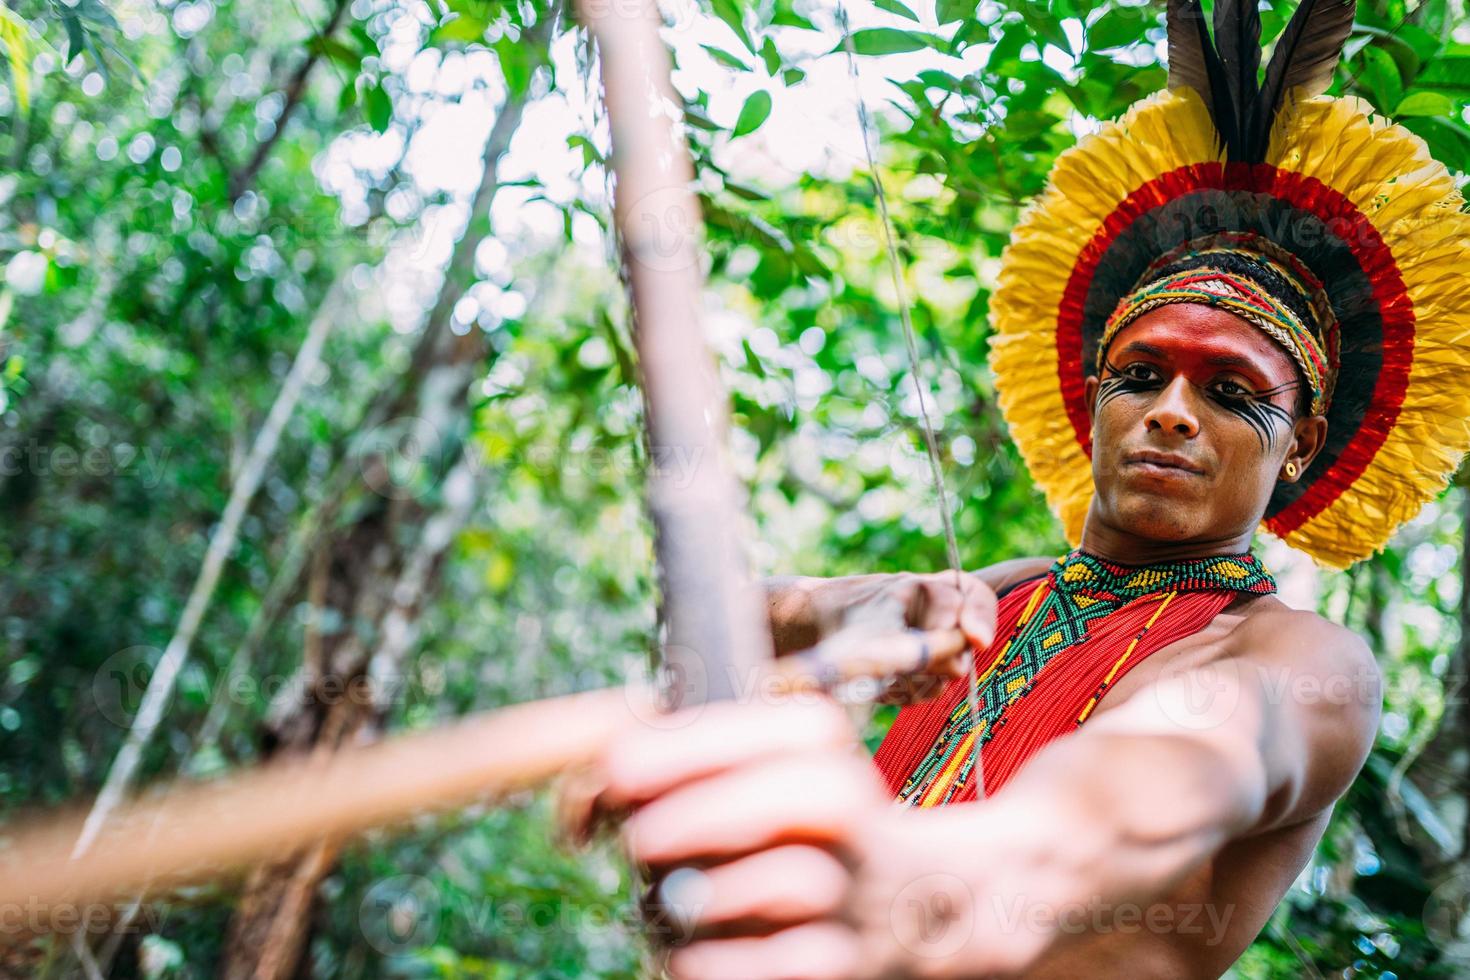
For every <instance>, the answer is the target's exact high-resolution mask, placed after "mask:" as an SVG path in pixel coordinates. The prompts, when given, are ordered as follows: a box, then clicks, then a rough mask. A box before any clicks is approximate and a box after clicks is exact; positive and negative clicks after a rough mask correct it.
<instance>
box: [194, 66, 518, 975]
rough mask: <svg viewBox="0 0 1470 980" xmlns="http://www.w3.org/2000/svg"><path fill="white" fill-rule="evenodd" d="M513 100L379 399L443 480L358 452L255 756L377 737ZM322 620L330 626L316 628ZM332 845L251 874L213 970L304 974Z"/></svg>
mask: <svg viewBox="0 0 1470 980" xmlns="http://www.w3.org/2000/svg"><path fill="white" fill-rule="evenodd" d="M523 107H524V99H523V98H522V97H520V96H516V95H512V96H511V97H510V98H508V99H507V101H506V103H505V105H504V107H503V108H502V110H501V112H500V114H499V116H498V117H497V119H496V121H495V125H494V126H493V127H492V129H491V131H490V136H489V138H488V139H487V141H486V145H485V151H484V175H483V177H482V179H481V182H480V186H479V188H478V189H477V190H476V192H475V195H474V198H473V200H472V202H471V205H470V214H469V220H468V223H467V225H466V228H465V232H464V234H463V235H462V236H461V238H460V240H459V241H458V243H457V244H456V245H455V248H454V251H453V253H452V254H451V257H450V261H449V265H448V267H447V269H446V270H445V276H444V284H443V286H442V287H441V289H440V293H439V296H438V298H437V300H436V302H435V304H434V307H433V309H432V311H431V312H430V314H429V317H428V320H427V322H426V323H425V325H424V332H423V335H422V337H421V338H420V340H419V343H418V346H417V348H416V350H415V352H414V356H413V358H412V361H411V364H410V367H409V369H408V372H407V374H406V375H405V376H404V377H403V378H402V379H401V381H400V382H399V383H398V384H397V385H395V388H396V389H397V390H396V391H392V392H390V393H388V394H387V397H386V398H385V401H386V411H385V412H383V413H382V414H381V416H380V417H382V418H386V419H387V420H388V421H387V423H386V425H385V426H384V428H385V429H391V431H392V432H394V433H397V434H398V435H401V436H403V437H406V438H411V439H414V440H416V441H417V442H418V444H419V445H420V446H421V447H422V448H423V449H425V450H426V452H425V453H424V455H423V456H421V457H420V459H428V460H429V461H430V463H431V465H432V466H434V467H435V469H434V472H436V473H437V474H440V475H441V476H442V479H440V480H439V481H438V482H437V484H435V485H433V486H430V487H428V488H424V487H422V486H419V485H417V484H416V485H414V486H411V487H400V486H397V485H395V484H394V482H393V481H394V474H393V473H392V471H391V467H390V463H391V462H392V460H391V459H390V458H389V456H388V453H389V452H390V451H392V450H394V449H395V448H396V446H397V444H398V439H397V438H395V439H394V440H393V442H394V444H393V445H390V446H384V447H382V449H381V450H380V451H378V452H376V453H374V454H372V455H365V456H364V457H363V458H362V460H361V472H362V476H363V480H364V482H365V483H366V484H367V486H368V488H370V490H371V491H376V493H377V496H376V497H374V496H372V495H367V496H365V498H364V500H363V501H361V502H360V505H361V506H360V511H359V514H358V516H357V517H356V518H355V519H354V520H353V521H352V523H350V524H348V525H346V526H344V527H341V528H339V529H337V530H335V531H333V532H331V533H328V534H325V535H323V536H322V538H321V539H320V540H319V542H318V544H317V548H318V549H319V551H318V553H317V554H315V555H314V556H313V559H312V561H311V567H312V569H313V573H312V575H311V576H310V579H311V581H309V582H308V589H309V590H310V591H311V592H313V593H316V594H318V595H320V596H321V603H320V605H317V604H316V603H313V608H314V615H313V625H312V626H311V628H309V629H308V631H307V636H306V639H305V643H304V645H303V668H302V684H301V685H300V687H299V688H298V690H299V691H300V696H298V697H296V698H295V699H293V700H292V701H291V702H288V703H286V704H284V705H283V706H281V708H282V710H280V711H278V712H275V713H273V717H272V718H271V719H270V720H269V722H268V724H267V731H266V733H265V736H264V742H265V744H264V746H263V748H264V754H266V755H305V754H311V753H328V752H332V751H334V750H335V749H336V748H337V747H339V746H341V745H343V744H347V743H350V742H353V741H360V740H365V739H370V738H372V737H373V736H374V735H375V734H376V733H377V732H378V730H379V728H380V726H381V724H382V721H383V718H384V716H385V714H386V709H387V707H388V703H389V700H390V698H391V694H392V692H391V691H390V690H389V685H390V684H391V682H392V679H393V678H395V677H398V676H400V675H401V673H402V671H403V666H404V661H405V659H406V658H407V655H408V654H409V652H410V651H411V649H412V645H413V643H414V641H415V639H416V636H417V622H418V617H419V612H420V610H421V608H422V605H423V603H424V601H425V600H426V599H427V598H428V597H429V596H430V595H431V594H432V592H433V590H434V588H435V587H436V585H437V582H438V578H439V569H440V566H441V565H442V561H443V558H444V555H445V553H446V552H447V550H448V547H449V545H450V544H451V543H452V541H453V539H454V534H455V532H456V531H457V530H458V528H459V527H460V526H461V525H462V524H463V523H464V521H465V520H466V519H467V517H468V514H469V510H470V506H471V504H472V503H473V501H474V498H475V496H476V494H475V487H474V481H473V479H472V477H471V468H470V467H469V466H468V465H467V463H466V461H465V458H464V440H465V432H466V431H467V429H468V427H469V420H468V416H467V409H468V391H469V387H470V384H471V383H472V382H473V380H474V379H475V378H476V377H479V376H480V375H481V374H482V373H483V371H484V369H485V360H486V357H487V356H488V355H489V353H490V350H489V347H488V345H487V344H486V342H485V337H484V334H483V333H482V332H481V331H479V330H477V329H474V328H471V329H470V330H469V331H468V332H466V333H464V334H456V333H455V332H454V331H453V330H452V329H451V321H452V313H453V309H454V305H455V303H456V302H457V300H458V299H459V297H460V295H461V294H462V291H463V289H464V288H465V287H466V286H468V285H469V284H470V283H471V282H472V281H473V268H474V253H475V247H476V246H477V245H478V244H479V242H480V240H481V238H482V237H483V236H484V234H485V233H486V232H487V231H488V229H489V209H490V202H491V200H492V198H493V197H494V195H495V192H496V189H497V187H498V179H497V168H498V164H499V160H500V157H501V156H502V155H503V154H504V152H505V150H506V149H507V147H508V146H509V143H510V138H511V135H512V134H513V133H514V131H515V129H516V127H517V125H518V124H519V122H520V117H521V111H522V109H523ZM374 415H378V413H374ZM323 579H324V580H323ZM323 613H327V614H328V615H327V616H325V617H324V616H323V615H322V614H323ZM323 622H326V623H335V624H340V625H338V626H336V627H335V628H333V629H321V628H319V626H320V624H322V623H323ZM337 854H338V845H337V843H336V842H332V841H321V842H318V843H317V844H315V845H313V846H311V847H308V848H306V849H305V850H304V851H301V852H299V853H296V854H293V855H291V856H290V857H288V858H286V859H284V860H282V861H280V862H279V863H276V864H273V865H267V866H261V867H258V868H256V869H255V870H254V871H253V872H252V873H251V875H250V876H249V878H248V879H247V881H246V884H245V888H244V892H243V894H242V896H241V899H240V902H239V905H238V907H237V909H236V912H235V915H234V918H233V920H232V921H231V924H230V929H229V934H228V937H227V939H226V945H225V951H224V955H223V957H222V959H221V963H220V969H219V971H218V973H219V975H220V976H224V977H228V978H247V977H248V978H257V980H265V978H272V980H274V978H287V977H292V976H296V975H298V974H299V973H300V972H302V970H303V966H302V957H303V953H304V951H305V949H306V947H307V944H308V942H309V939H310V926H311V918H312V911H313V906H314V905H315V898H316V893H317V889H318V886H319V885H320V883H321V880H322V879H323V878H324V877H325V876H326V875H327V873H328V872H329V871H330V870H331V868H332V866H333V865H334V863H335V861H336V858H337Z"/></svg>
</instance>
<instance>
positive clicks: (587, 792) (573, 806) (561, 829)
mask: <svg viewBox="0 0 1470 980" xmlns="http://www.w3.org/2000/svg"><path fill="white" fill-rule="evenodd" d="M606 788H607V780H606V778H605V777H604V776H603V775H602V774H601V773H600V772H598V771H597V770H596V769H594V768H592V767H590V766H589V767H584V768H581V769H574V770H571V771H569V772H567V773H566V774H565V775H564V776H563V777H562V780H561V783H560V785H559V786H558V787H557V793H556V800H555V803H556V816H555V826H556V831H557V838H558V842H559V843H560V844H562V845H563V846H566V847H572V848H580V847H583V846H585V845H586V844H587V842H588V841H590V840H591V839H592V835H593V834H594V833H595V832H596V830H597V826H598V823H599V822H600V820H601V818H602V817H603V816H604V815H605V814H604V812H603V811H602V810H601V809H600V807H599V806H598V799H599V797H601V795H602V793H603V790H605V789H606Z"/></svg>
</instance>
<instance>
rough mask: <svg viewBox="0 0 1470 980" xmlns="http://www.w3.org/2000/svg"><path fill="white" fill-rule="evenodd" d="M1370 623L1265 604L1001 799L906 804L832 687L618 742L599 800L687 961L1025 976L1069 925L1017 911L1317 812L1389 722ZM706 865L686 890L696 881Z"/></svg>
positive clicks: (1157, 869) (1191, 858) (1119, 893)
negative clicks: (832, 701)
mask: <svg viewBox="0 0 1470 980" xmlns="http://www.w3.org/2000/svg"><path fill="white" fill-rule="evenodd" d="M1378 700H1379V694H1378V673H1377V669H1376V665H1375V664H1374V663H1373V660H1372V658H1371V656H1369V654H1368V652H1367V651H1366V649H1365V648H1364V647H1363V645H1362V643H1361V641H1359V640H1357V639H1356V638H1355V637H1352V636H1351V635H1350V634H1347V633H1346V632H1345V631H1342V630H1340V629H1338V628H1337V627H1335V626H1332V625H1331V624H1328V623H1325V622H1323V621H1321V620H1319V619H1317V618H1316V617H1310V616H1306V615H1305V614H1299V613H1291V612H1286V611H1271V612H1268V613H1264V614H1261V615H1258V616H1256V617H1253V618H1252V620H1250V621H1248V622H1247V623H1245V624H1243V625H1242V626H1241V627H1240V628H1238V629H1237V630H1236V631H1235V633H1234V634H1233V635H1232V636H1231V637H1230V638H1229V639H1228V640H1227V641H1225V642H1224V643H1222V644H1221V645H1219V647H1218V648H1217V649H1214V650H1212V651H1208V655H1207V656H1205V657H1203V658H1200V659H1198V660H1197V661H1196V662H1193V663H1190V664H1188V665H1181V667H1180V669H1178V670H1175V671H1170V672H1168V673H1167V675H1166V676H1165V678H1163V679H1162V680H1160V681H1158V682H1156V683H1154V684H1153V685H1151V686H1149V687H1146V688H1143V689H1141V690H1139V691H1138V692H1136V693H1135V694H1134V695H1133V696H1132V697H1130V698H1129V699H1128V700H1127V701H1126V702H1124V703H1122V704H1120V705H1114V706H1110V709H1109V710H1107V711H1105V712H1101V713H1099V714H1098V715H1096V716H1095V717H1094V718H1093V720H1091V721H1090V722H1089V723H1088V725H1087V726H1086V727H1085V728H1084V729H1082V730H1081V731H1080V732H1079V733H1078V734H1077V735H1075V736H1072V737H1070V738H1066V739H1062V740H1059V741H1058V742H1055V743H1053V744H1052V745H1051V746H1049V747H1048V748H1047V749H1045V750H1044V751H1042V752H1041V753H1039V754H1038V755H1037V757H1036V758H1035V759H1034V760H1033V761H1032V763H1031V764H1030V765H1029V766H1028V767H1027V768H1026V769H1025V770H1023V771H1022V773H1021V774H1020V775H1019V776H1017V778H1016V779H1015V780H1013V781H1012V783H1011V784H1010V785H1009V786H1008V787H1007V788H1006V789H1005V790H1004V791H1002V792H1001V793H1000V794H998V795H997V796H996V797H995V798H993V799H992V800H989V801H986V802H984V803H982V804H979V805H973V806H957V807H949V808H945V809H942V810H928V811H914V810H906V809H904V810H900V809H894V808H893V807H892V806H891V805H890V804H889V802H888V801H887V799H886V798H885V796H884V794H883V792H882V790H881V788H880V787H879V785H878V782H877V780H876V777H875V775H874V773H873V771H872V769H871V766H870V764H869V763H868V762H867V760H866V759H865V758H863V757H862V755H861V754H860V752H858V751H857V750H855V747H854V744H853V739H852V733H851V731H850V729H849V728H848V727H847V726H846V724H845V720H844V719H843V717H842V716H841V714H840V712H838V711H837V710H836V709H835V708H833V707H832V706H831V705H829V704H822V703H812V702H810V701H808V702H807V703H805V704H802V705H770V704H766V705H743V706H742V705H711V706H708V707H707V708H705V709H703V713H702V714H701V715H700V716H698V717H694V718H691V719H690V720H689V723H688V725H686V726H684V727H682V728H679V729H677V730H676V732H675V734H674V735H672V736H671V735H670V733H668V732H644V733H641V734H637V735H634V736H632V737H630V738H628V739H625V740H623V741H622V742H620V743H619V744H617V745H615V746H613V747H612V749H611V750H610V752H609V754H608V756H607V758H606V760H605V765H606V779H607V790H606V793H605V798H606V802H607V804H608V805H610V806H614V807H622V806H631V807H633V808H634V809H635V810H636V811H637V812H635V813H634V815H633V816H632V818H631V819H630V820H629V821H628V822H627V825H626V828H625V834H626V839H627V843H628V846H629V849H630V851H631V852H632V854H633V855H634V857H636V858H638V859H639V860H642V861H644V862H647V863H648V864H649V866H650V867H651V868H652V869H653V871H654V873H655V876H659V875H661V874H663V873H664V872H666V871H668V870H669V869H671V868H672V867H675V866H677V865H681V864H697V865H700V866H702V867H704V869H705V870H704V872H703V874H702V876H700V877H697V878H696V879H691V878H689V876H687V875H686V876H683V877H681V878H677V879H675V883H676V885H677V887H674V888H672V889H671V892H672V893H671V894H668V895H665V898H666V899H667V900H668V901H670V902H672V903H674V904H675V906H676V908H678V909H680V910H681V912H680V915H679V916H678V917H677V920H678V922H679V923H680V929H681V931H682V933H683V935H684V936H685V937H687V938H692V939H693V940H695V941H694V942H693V943H692V944H690V945H688V946H687V947H685V948H683V949H680V950H679V951H677V953H676V955H675V958H674V961H673V966H674V970H675V972H676V974H678V975H681V976H688V977H718V976H740V977H746V978H758V977H764V976H831V977H868V976H874V977H876V976H884V975H895V974H896V975H915V976H967V975H975V974H986V973H994V974H997V975H1006V974H1015V973H1017V972H1019V971H1022V970H1024V969H1026V968H1027V967H1028V966H1029V965H1030V964H1032V963H1034V962H1035V961H1036V960H1037V959H1038V958H1039V957H1040V956H1042V955H1043V954H1044V953H1046V952H1047V951H1048V950H1049V949H1051V948H1053V947H1054V946H1055V945H1057V944H1058V943H1059V942H1061V941H1063V940H1064V938H1065V936H1064V933H1063V931H1062V930H1061V929H1059V928H1056V927H1055V926H1053V927H1052V928H1045V927H1043V928H1019V929H1018V928H1016V927H1015V923H1014V921H1010V920H1008V919H1007V916H1009V915H1014V914H1016V909H1017V907H1018V903H1019V904H1022V905H1024V906H1026V907H1027V908H1029V909H1031V910H1038V909H1039V910H1040V912H1041V916H1040V919H1039V920H1037V919H1029V920H1028V921H1041V922H1043V923H1045V922H1046V921H1048V920H1047V912H1048V910H1049V911H1050V914H1051V920H1050V921H1052V922H1053V923H1054V924H1055V923H1056V922H1057V913H1058V910H1060V909H1062V908H1065V907H1067V906H1070V905H1076V904H1083V905H1085V904H1086V903H1088V902H1089V901H1095V900H1098V899H1102V900H1105V901H1107V902H1111V903H1115V904H1116V903H1124V902H1145V901H1149V900H1152V899H1153V898H1155V897H1158V896H1161V895H1163V894H1166V893H1167V892H1168V891H1169V889H1170V888H1171V887H1173V886H1174V885H1175V884H1177V883H1178V882H1179V881H1180V880H1181V879H1182V878H1183V877H1184V876H1185V875H1187V874H1188V873H1189V872H1190V871H1191V870H1192V869H1194V868H1196V867H1198V866H1199V865H1200V864H1201V863H1202V862H1204V861H1206V860H1208V859H1209V858H1210V857H1211V856H1212V855H1213V854H1214V853H1215V852H1216V851H1218V850H1219V848H1220V847H1221V846H1222V845H1223V844H1225V843H1226V842H1227V841H1229V840H1231V839H1233V838H1238V837H1242V836H1247V835H1250V834H1252V833H1256V832H1260V831H1264V830H1267V829H1270V828H1272V827H1278V826H1286V825H1290V824H1293V823H1297V822H1300V821H1303V820H1306V819H1310V818H1311V817H1312V816H1314V815H1316V814H1318V813H1320V812H1321V811H1322V810H1323V809H1324V808H1326V807H1327V806H1329V805H1330V804H1331V802H1332V801H1333V800H1334V799H1336V797H1337V796H1338V795H1340V794H1341V792H1342V791H1343V790H1344V789H1345V788H1346V786H1347V785H1348V784H1349V782H1350V781H1351V779H1352V777H1353V775H1354V774H1355V773H1356V771H1357V769H1358V767H1359V766H1360V765H1361V763H1362V760H1363V758H1364V756H1365V755H1366V752H1367V749H1368V746H1369V745H1370V743H1371V739H1372V734H1373V731H1374V730H1375V728H1376V719H1377V712H1378ZM691 881H694V882H695V884H694V885H692V886H691V885H690V882H691Z"/></svg>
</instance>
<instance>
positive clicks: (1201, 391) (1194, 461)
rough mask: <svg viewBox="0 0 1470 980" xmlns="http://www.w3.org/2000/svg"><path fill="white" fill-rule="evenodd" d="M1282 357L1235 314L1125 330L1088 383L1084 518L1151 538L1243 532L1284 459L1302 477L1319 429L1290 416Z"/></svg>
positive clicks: (1204, 309)
mask: <svg viewBox="0 0 1470 980" xmlns="http://www.w3.org/2000/svg"><path fill="white" fill-rule="evenodd" d="M1301 397H1302V392H1301V379H1300V376H1299V374H1298V372H1297V369H1296V365H1295V364H1294V363H1293V361H1292V360H1291V358H1290V356H1289V355H1288V354H1287V353H1286V352H1285V351H1284V350H1282V349H1281V348H1280V347H1278V346H1277V345H1276V344H1275V343H1274V342H1273V341H1271V340H1270V339H1269V338H1268V337H1267V336H1266V335H1265V334H1264V333H1262V332H1261V331H1260V330H1259V329H1257V328H1256V327H1254V326H1252V325H1250V324H1249V323H1246V322H1245V321H1244V320H1241V319H1240V318H1238V317H1236V316H1235V315H1234V314H1232V313H1227V312H1225V311H1224V310H1219V309H1216V308H1214V307H1210V306H1204V305H1198V304H1193V303H1176V304H1172V305H1168V306H1162V307H1159V308H1158V309H1156V310H1152V311H1150V312H1148V313H1146V314H1144V315H1143V316H1141V317H1139V318H1138V319H1137V320H1135V321H1134V322H1133V323H1131V324H1129V325H1128V326H1127V327H1125V328H1124V329H1123V330H1121V331H1120V332H1119V333H1118V335H1117V336H1116V337H1114V338H1113V342H1112V344H1110V345H1109V347H1108V352H1107V356H1106V359H1105V363H1104V366H1103V369H1102V373H1101V376H1099V377H1092V378H1088V381H1087V399H1088V403H1089V405H1091V412H1092V475H1093V481H1094V483H1095V484H1096V488H1097V492H1096V494H1095V495H1094V497H1093V502H1092V510H1091V512H1090V514H1089V518H1088V519H1089V521H1091V520H1100V521H1102V522H1103V523H1104V524H1105V525H1107V526H1109V527H1112V528H1115V529H1118V530H1121V531H1125V532H1127V533H1129V534H1131V535H1135V536H1137V537H1140V538H1144V539H1148V540H1151V541H1170V542H1181V543H1182V542H1193V541H1199V542H1208V541H1219V540H1225V539H1229V538H1233V537H1236V536H1238V535H1241V534H1246V535H1248V534H1249V533H1250V532H1251V530H1252V529H1254V528H1255V526H1256V525H1257V524H1258V523H1259V522H1260V520H1261V515H1262V514H1263V513H1264V512H1265V509H1266V503H1267V501H1268V500H1269V498H1270V496H1271V491H1272V489H1273V488H1274V486H1275V485H1276V483H1277V482H1278V481H1279V480H1281V479H1282V478H1283V476H1282V469H1283V466H1284V464H1285V463H1286V461H1287V460H1293V461H1296V462H1297V464H1298V470H1299V471H1300V470H1305V469H1306V464H1307V463H1308V462H1310V460H1311V457H1312V456H1313V455H1315V454H1316V451H1317V449H1318V448H1320V446H1321V440H1322V437H1323V436H1324V435H1325V433H1326V421H1325V420H1324V419H1322V418H1320V417H1318V418H1311V419H1298V417H1297V406H1298V404H1299V403H1300V402H1299V399H1300V398H1301Z"/></svg>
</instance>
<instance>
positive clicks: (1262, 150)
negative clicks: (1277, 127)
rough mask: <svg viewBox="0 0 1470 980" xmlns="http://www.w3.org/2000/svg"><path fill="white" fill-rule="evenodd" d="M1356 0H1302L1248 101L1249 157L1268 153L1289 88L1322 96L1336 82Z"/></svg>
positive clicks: (1297, 93)
mask: <svg viewBox="0 0 1470 980" xmlns="http://www.w3.org/2000/svg"><path fill="white" fill-rule="evenodd" d="M1356 13H1357V2H1356V0H1302V2H1301V4H1300V6H1298V7H1297V8H1296V13H1294V14H1293V15H1292V17H1291V21H1290V22H1288V23H1287V25H1286V30H1284V31H1282V32H1281V37H1280V38H1279V39H1278V40H1277V41H1276V50H1275V51H1274V52H1272V54H1271V62H1270V64H1268V65H1267V66H1266V81H1265V84H1263V85H1262V86H1261V90H1260V91H1259V92H1258V93H1257V94H1256V97H1255V99H1254V100H1252V102H1251V105H1250V116H1249V119H1248V121H1247V125H1246V129H1245V134H1244V135H1245V147H1244V149H1245V151H1246V153H1247V155H1248V158H1249V159H1251V160H1252V161H1258V160H1261V159H1264V158H1265V155H1266V149H1267V146H1268V144H1269V143H1270V140H1271V124H1272V123H1273V122H1274V121H1275V119H1276V113H1277V111H1278V110H1279V109H1280V108H1281V102H1282V99H1284V98H1285V97H1286V93H1287V92H1291V91H1293V90H1296V91H1295V94H1296V95H1297V96H1299V97H1302V98H1309V97H1311V96H1313V95H1320V94H1321V93H1322V92H1324V91H1326V89H1327V86H1329V85H1331V84H1332V73H1333V72H1334V71H1335V70H1336V69H1337V61H1338V58H1339V57H1341V55H1342V46H1343V42H1345V41H1346V40H1347V38H1348V34H1350V33H1351V32H1352V29H1353V17H1354V15H1355V14H1356Z"/></svg>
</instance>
